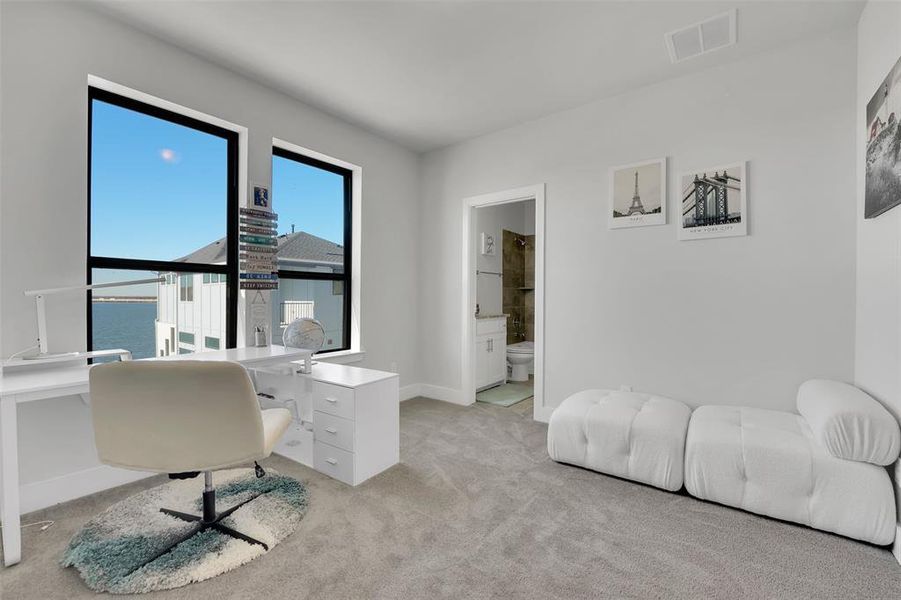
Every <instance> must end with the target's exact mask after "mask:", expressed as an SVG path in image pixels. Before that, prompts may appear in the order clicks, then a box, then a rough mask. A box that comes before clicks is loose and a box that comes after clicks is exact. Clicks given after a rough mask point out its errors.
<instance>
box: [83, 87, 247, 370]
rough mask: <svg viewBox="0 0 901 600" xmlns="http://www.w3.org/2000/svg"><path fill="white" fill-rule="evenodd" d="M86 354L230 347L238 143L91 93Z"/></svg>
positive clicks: (214, 130)
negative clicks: (114, 350)
mask: <svg viewBox="0 0 901 600" xmlns="http://www.w3.org/2000/svg"><path fill="white" fill-rule="evenodd" d="M88 105H89V108H88V236H87V237H88V260H87V266H88V269H87V283H89V284H90V283H108V282H127V281H135V280H141V279H157V280H158V281H157V282H156V283H143V284H138V285H127V286H126V285H121V286H114V287H104V288H98V289H94V290H92V291H90V292H88V312H87V322H88V329H87V339H88V349H89V350H91V349H97V350H100V349H104V348H125V349H127V350H131V352H132V354H133V356H134V358H147V357H151V356H167V355H170V354H186V353H191V352H202V351H204V350H213V349H218V348H219V347H229V348H231V347H234V346H235V340H236V337H237V299H238V293H237V291H238V290H237V284H238V276H237V275H238V271H237V268H238V265H237V212H238V211H237V156H238V135H237V133H236V132H234V131H230V130H227V129H223V128H221V127H217V126H214V125H212V124H210V123H207V122H205V121H201V120H198V119H194V118H191V117H188V116H185V115H182V114H179V113H176V112H172V111H169V110H164V109H162V108H159V107H156V106H152V105H149V104H146V103H143V102H139V101H137V100H135V99H132V98H128V97H125V96H121V95H118V94H114V93H111V92H108V91H106V90H101V89H97V88H89V92H88Z"/></svg>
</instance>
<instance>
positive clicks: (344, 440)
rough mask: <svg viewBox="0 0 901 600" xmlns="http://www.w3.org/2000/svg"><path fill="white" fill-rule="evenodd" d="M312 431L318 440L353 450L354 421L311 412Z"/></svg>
mask: <svg viewBox="0 0 901 600" xmlns="http://www.w3.org/2000/svg"><path fill="white" fill-rule="evenodd" d="M313 433H314V434H315V435H316V439H317V440H318V441H320V442H325V443H326V444H329V445H331V446H337V447H339V448H342V449H344V450H347V451H348V452H353V451H354V422H353V421H350V420H348V419H342V418H341V417H336V416H335V415H330V414H328V413H324V412H319V411H316V412H315V413H313Z"/></svg>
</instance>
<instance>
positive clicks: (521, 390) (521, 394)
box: [476, 381, 533, 406]
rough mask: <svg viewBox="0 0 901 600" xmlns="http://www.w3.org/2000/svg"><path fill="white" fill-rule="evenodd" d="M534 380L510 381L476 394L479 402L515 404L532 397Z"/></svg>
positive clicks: (499, 404) (498, 404)
mask: <svg viewBox="0 0 901 600" xmlns="http://www.w3.org/2000/svg"><path fill="white" fill-rule="evenodd" d="M532 394H533V392H532V382H531V381H530V382H528V383H526V382H524V381H523V382H516V381H513V382H510V383H505V384H504V385H499V386H497V387H493V388H490V389H487V390H484V391H482V392H479V393H478V394H476V401H477V402H484V403H486V404H494V405H495V406H513V405H514V404H516V403H517V402H522V401H523V400H525V399H526V398H531V397H532Z"/></svg>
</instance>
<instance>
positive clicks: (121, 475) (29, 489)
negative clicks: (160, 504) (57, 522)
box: [19, 465, 155, 515]
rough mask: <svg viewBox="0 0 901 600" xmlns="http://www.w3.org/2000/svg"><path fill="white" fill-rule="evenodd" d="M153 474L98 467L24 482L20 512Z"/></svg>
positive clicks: (21, 490)
mask: <svg viewBox="0 0 901 600" xmlns="http://www.w3.org/2000/svg"><path fill="white" fill-rule="evenodd" d="M153 475H155V473H148V472H146V471H129V470H127V469H117V468H115V467H108V466H106V465H100V466H98V467H93V468H91V469H84V470H83V471H76V472H74V473H66V474H65V475H60V476H59V477H54V478H52V479H45V480H44V481H35V482H33V483H26V484H25V485H23V486H21V488H20V489H19V498H20V500H19V512H20V513H21V514H23V515H24V514H25V513H30V512H33V511H35V510H40V509H42V508H47V507H49V506H53V505H54V504H59V503H60V502H67V501H69V500H75V499H76V498H81V497H82V496H87V495H89V494H93V493H96V492H101V491H103V490H106V489H109V488H112V487H116V486H119V485H124V484H126V483H131V482H133V481H138V480H139V479H144V478H146V477H152V476H153Z"/></svg>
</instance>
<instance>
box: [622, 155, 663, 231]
mask: <svg viewBox="0 0 901 600" xmlns="http://www.w3.org/2000/svg"><path fill="white" fill-rule="evenodd" d="M609 180H610V181H609V197H608V198H609V199H608V202H609V205H608V207H607V227H608V228H609V229H622V228H626V227H645V226H649V225H666V200H667V189H666V158H665V157H664V158H655V159H652V160H644V161H641V162H636V163H631V164H628V165H619V166H615V167H610V175H609Z"/></svg>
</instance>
